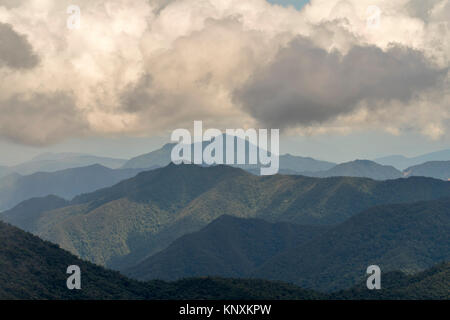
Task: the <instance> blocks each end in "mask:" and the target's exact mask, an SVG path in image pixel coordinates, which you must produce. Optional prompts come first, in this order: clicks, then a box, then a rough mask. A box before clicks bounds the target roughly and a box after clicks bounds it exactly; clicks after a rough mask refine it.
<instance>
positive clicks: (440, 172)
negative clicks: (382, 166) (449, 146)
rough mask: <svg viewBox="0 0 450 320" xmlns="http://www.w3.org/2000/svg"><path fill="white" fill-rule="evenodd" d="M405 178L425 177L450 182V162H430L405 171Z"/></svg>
mask: <svg viewBox="0 0 450 320" xmlns="http://www.w3.org/2000/svg"><path fill="white" fill-rule="evenodd" d="M404 175H405V176H407V177H411V176H423V177H432V178H435V179H442V180H450V161H430V162H425V163H423V164H419V165H416V166H413V167H409V168H407V169H405V174H404Z"/></svg>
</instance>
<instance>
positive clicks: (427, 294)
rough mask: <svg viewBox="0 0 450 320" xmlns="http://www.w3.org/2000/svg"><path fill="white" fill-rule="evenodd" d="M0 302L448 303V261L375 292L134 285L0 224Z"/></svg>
mask: <svg viewBox="0 0 450 320" xmlns="http://www.w3.org/2000/svg"><path fill="white" fill-rule="evenodd" d="M0 242H1V243H2V246H0V270H2V272H0V300H12V299H21V300H24V299H25V300H36V299H41V300H42V299H57V300H73V299H89V300H92V299H95V300H105V299H132V300H141V299H148V300H150V299H153V300H168V299H173V300H175V299H178V300H186V299H189V300H205V299H212V300H236V299H238V300H239V299H241V300H268V299H272V300H280V299H281V300H282V299H287V300H312V299H313V300H320V299H333V300H336V299H449V291H448V290H447V289H448V287H449V285H450V283H449V281H450V277H449V274H450V263H446V264H440V265H438V266H435V267H433V268H430V269H429V270H426V271H424V272H421V273H419V274H415V275H411V276H407V275H405V274H403V273H401V272H392V273H388V274H386V275H385V276H383V280H382V281H383V282H382V283H383V288H382V290H380V291H377V292H373V291H370V292H369V291H368V290H367V289H364V287H363V285H362V284H361V285H357V286H355V287H353V288H351V289H348V290H344V291H341V292H337V293H333V294H323V293H318V292H314V291H310V290H304V289H301V288H300V287H297V286H295V285H292V284H286V283H282V282H271V281H267V280H251V279H223V278H196V279H194V278H192V279H184V280H180V281H177V282H163V281H150V282H145V283H144V282H138V281H135V280H131V279H128V278H126V277H124V276H122V275H120V274H119V273H117V272H114V271H110V270H106V269H104V268H102V267H99V266H96V265H94V264H92V263H89V262H86V261H83V260H80V259H79V258H77V257H75V256H73V255H72V254H70V253H68V252H67V251H65V250H62V249H60V248H58V246H56V245H54V244H52V243H50V242H47V241H43V240H41V239H39V238H38V237H36V236H33V235H31V234H29V233H26V232H24V231H22V230H20V229H17V228H15V227H12V226H10V225H7V224H5V223H2V222H0ZM70 265H77V266H79V267H80V270H81V287H82V289H81V290H68V289H67V287H66V280H67V277H68V276H69V275H68V274H67V273H66V270H67V267H68V266H70Z"/></svg>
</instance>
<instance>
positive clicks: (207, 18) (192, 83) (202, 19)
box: [0, 0, 450, 144]
mask: <svg viewBox="0 0 450 320" xmlns="http://www.w3.org/2000/svg"><path fill="white" fill-rule="evenodd" d="M72 4H76V5H78V6H79V7H80V9H81V24H80V25H81V28H80V29H79V30H71V29H68V28H67V27H66V24H67V19H68V14H67V11H66V9H67V7H68V6H69V5H72ZM370 5H376V6H378V7H379V8H380V9H381V12H382V14H381V20H380V24H379V26H378V27H377V28H375V29H374V28H369V27H368V25H367V18H368V11H367V8H368V7H369V6H370ZM448 10H449V0H432V1H416V0H312V1H311V3H310V4H309V5H307V6H306V7H305V8H304V9H303V10H301V11H298V10H295V9H294V8H292V7H290V8H285V7H281V6H275V5H272V4H270V3H268V2H267V1H265V0H245V1H242V0H171V1H166V0H134V1H128V0H77V1H69V0H46V1H35V0H22V1H10V0H0V39H1V46H0V77H2V82H0V112H1V113H2V117H1V120H0V137H3V138H7V139H11V140H14V141H15V142H17V143H26V144H46V143H47V144H49V143H54V142H57V141H59V140H61V139H65V138H68V137H73V136H81V135H84V134H91V135H108V134H136V135H151V134H154V133H161V132H162V131H165V130H172V129H174V128H179V127H188V128H190V126H191V125H192V121H193V120H197V119H201V120H204V121H205V122H206V125H208V126H214V127H219V128H225V127H249V126H267V125H270V126H272V125H273V126H279V127H289V128H290V129H292V130H297V132H304V131H305V130H306V131H308V132H310V133H311V134H314V133H321V132H326V131H327V130H335V129H336V128H338V129H339V130H336V132H341V131H342V132H344V131H345V132H348V131H352V130H359V128H383V126H384V127H385V128H386V130H389V131H390V132H400V133H401V132H402V131H404V130H412V129H411V128H413V130H416V131H417V132H420V133H422V134H425V135H428V136H430V137H433V138H436V137H439V136H443V135H445V133H446V132H448V130H449V127H448V122H449V121H448V119H449V117H450V116H449V114H448V112H447V111H446V110H448V109H449V102H448V79H449V74H448V65H449V61H450V43H449V41H444V40H445V39H449V38H450V26H449V21H448ZM4 39H9V40H8V42H4V41H5V40H4ZM4 43H9V44H8V46H4V45H3V44H4ZM55 92H57V94H56V93H55ZM14 105H17V107H16V108H15V107H14ZM39 108H42V110H43V112H42V114H45V115H46V116H45V119H44V118H43V117H41V118H40V115H39V113H38V111H37V110H39ZM386 113H387V114H391V115H392V116H390V117H385V118H383V115H385V114H386ZM405 119H407V120H405ZM424 119H426V121H425V120H424ZM44 120H45V121H44ZM38 122H42V123H44V124H45V127H46V128H43V129H42V130H41V131H40V132H39V127H38V126H37V125H35V124H36V123H38ZM14 123H19V124H20V125H21V126H22V130H18V129H17V127H19V126H14V125H13V124H14ZM26 123H30V125H25V124H26ZM342 128H344V129H342ZM341 129H342V130H341Z"/></svg>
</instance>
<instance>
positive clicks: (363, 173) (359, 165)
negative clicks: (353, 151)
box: [305, 160, 403, 180]
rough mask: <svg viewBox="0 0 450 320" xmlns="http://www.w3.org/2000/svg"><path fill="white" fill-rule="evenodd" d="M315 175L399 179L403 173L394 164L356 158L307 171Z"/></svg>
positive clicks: (323, 176)
mask: <svg viewBox="0 0 450 320" xmlns="http://www.w3.org/2000/svg"><path fill="white" fill-rule="evenodd" d="M305 175H309V176H315V177H322V178H326V177H365V178H371V179H374V180H388V179H398V178H401V177H402V176H403V175H402V173H401V172H400V171H398V170H397V169H395V168H394V167H392V166H384V165H380V164H378V163H376V162H373V161H369V160H355V161H351V162H346V163H341V164H338V165H336V166H335V167H333V168H331V169H329V170H327V171H321V172H315V173H314V172H313V173H305Z"/></svg>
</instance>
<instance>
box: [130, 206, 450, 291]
mask: <svg viewBox="0 0 450 320" xmlns="http://www.w3.org/2000/svg"><path fill="white" fill-rule="evenodd" d="M449 229H450V198H448V199H442V200H434V201H428V202H418V203H413V204H402V205H385V206H380V207H374V208H372V209H369V210H367V211H364V212H362V213H359V214H357V215H355V216H353V217H352V218H350V219H348V220H347V221H345V222H343V223H342V224H340V225H338V226H335V227H323V226H321V227H318V226H300V225H295V224H289V223H275V224H270V223H268V222H265V221H261V220H257V219H242V218H236V217H230V216H222V217H220V218H219V219H217V220H215V221H213V222H212V223H211V224H209V225H208V226H206V227H205V228H203V229H202V230H200V231H198V232H196V233H192V234H188V235H185V236H183V237H181V238H179V239H178V240H176V241H174V242H173V243H172V244H171V245H170V246H169V247H168V248H167V249H165V250H163V251H161V252H159V253H157V254H155V255H153V256H151V257H149V258H148V259H146V260H145V261H143V262H142V263H140V264H138V265H137V266H135V267H133V268H130V269H129V270H125V274H126V275H128V276H130V277H132V278H136V279H140V280H150V279H164V280H178V279H182V278H187V277H204V276H219V277H236V278H245V277H256V278H261V279H273V280H283V281H286V282H290V283H296V284H298V285H300V286H302V287H306V288H311V289H316V290H322V291H335V290H338V289H343V288H348V287H351V286H352V285H355V284H356V283H357V282H358V281H360V280H361V279H363V278H365V277H366V274H365V270H366V268H367V267H368V266H369V265H372V264H376V265H379V266H380V267H381V269H382V270H383V273H384V272H388V271H393V270H401V271H404V272H408V273H412V272H418V271H420V270H424V269H426V268H429V267H431V266H433V265H435V264H438V263H440V262H442V261H449V259H450V238H449V237H450V235H449V232H448V230H449Z"/></svg>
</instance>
